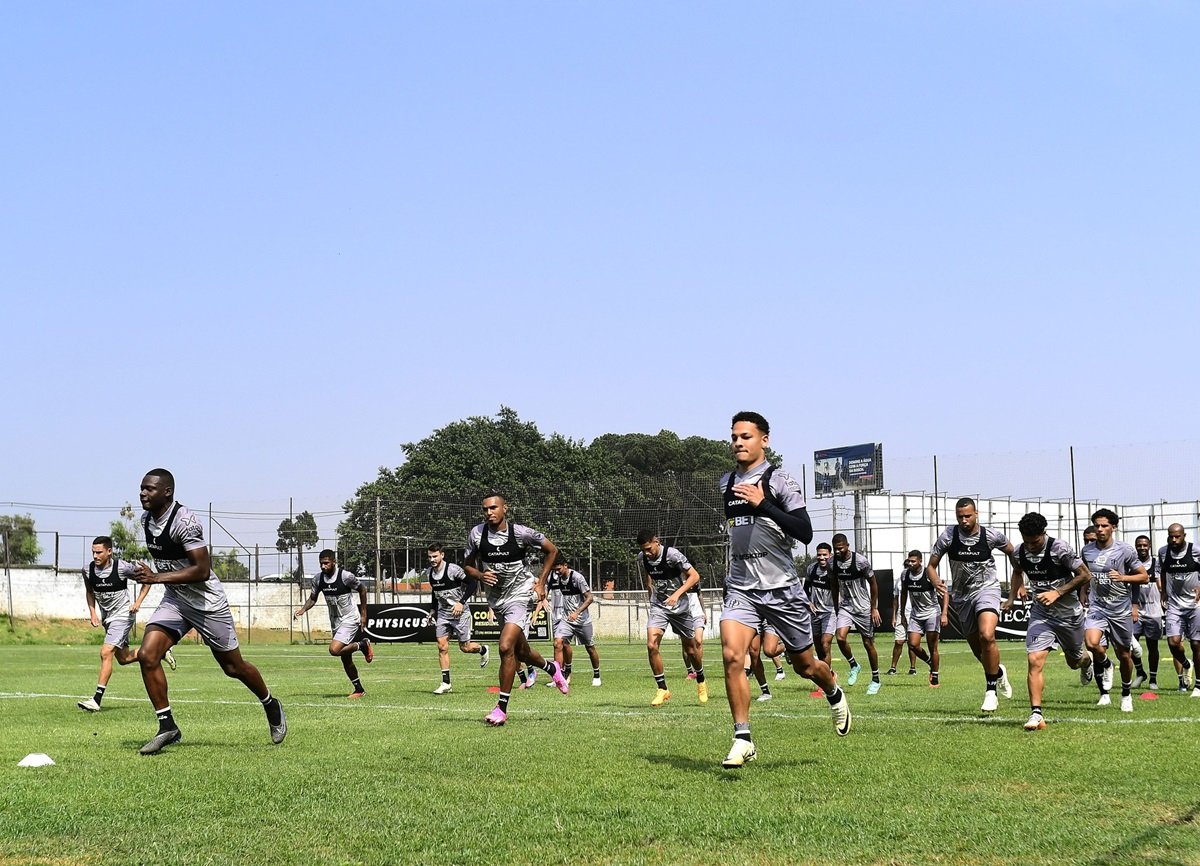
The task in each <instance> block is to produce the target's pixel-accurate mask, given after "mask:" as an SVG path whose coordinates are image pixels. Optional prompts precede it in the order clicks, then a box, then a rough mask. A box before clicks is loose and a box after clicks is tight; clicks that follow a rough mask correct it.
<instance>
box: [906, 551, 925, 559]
mask: <svg viewBox="0 0 1200 866" xmlns="http://www.w3.org/2000/svg"><path fill="white" fill-rule="evenodd" d="M908 555H909V556H915V557H916V558H917V559H924V558H925V554H923V553H921V551H919V550H915V549H914V550H910V551H909V552H908Z"/></svg>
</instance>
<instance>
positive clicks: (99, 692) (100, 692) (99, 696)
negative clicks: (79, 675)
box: [92, 683, 108, 703]
mask: <svg viewBox="0 0 1200 866" xmlns="http://www.w3.org/2000/svg"><path fill="white" fill-rule="evenodd" d="M107 688H108V686H102V685H100V684H99V683H96V694H94V695H92V700H93V701H95V702H96V703H100V702H101V701H102V700H104V690H105V689H107Z"/></svg>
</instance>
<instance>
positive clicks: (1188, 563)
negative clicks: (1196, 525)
mask: <svg viewBox="0 0 1200 866" xmlns="http://www.w3.org/2000/svg"><path fill="white" fill-rule="evenodd" d="M1158 567H1159V572H1160V573H1161V574H1162V579H1163V584H1164V595H1165V596H1166V599H1167V647H1168V648H1169V649H1170V650H1171V656H1172V657H1173V658H1174V659H1175V661H1176V662H1177V663H1178V664H1179V665H1180V666H1181V667H1182V670H1181V671H1180V673H1179V691H1180V692H1181V693H1186V692H1187V691H1188V689H1189V688H1190V689H1192V697H1193V698H1200V683H1197V682H1196V680H1195V672H1196V671H1197V670H1200V561H1198V560H1197V557H1196V552H1195V550H1194V549H1193V548H1192V543H1191V542H1190V541H1188V540H1187V536H1186V535H1184V532H1183V527H1182V526H1180V525H1179V524H1178V523H1172V524H1171V525H1170V526H1168V527H1167V543H1166V545H1165V546H1163V547H1162V548H1160V549H1159V551H1158ZM1185 638H1186V639H1187V640H1188V642H1189V643H1191V645H1192V662H1189V661H1188V658H1187V654H1186V653H1185V652H1184V649H1183V641H1184V639H1185ZM1193 662H1194V664H1193Z"/></svg>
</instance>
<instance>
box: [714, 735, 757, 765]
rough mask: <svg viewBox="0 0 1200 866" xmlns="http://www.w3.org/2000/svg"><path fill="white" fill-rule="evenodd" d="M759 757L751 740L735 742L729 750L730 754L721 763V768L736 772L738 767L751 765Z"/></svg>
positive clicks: (736, 740)
mask: <svg viewBox="0 0 1200 866" xmlns="http://www.w3.org/2000/svg"><path fill="white" fill-rule="evenodd" d="M757 757H758V752H756V751H755V750H754V743H752V742H750V741H749V740H738V739H735V740H734V741H733V747H732V748H731V749H730V750H729V754H728V755H726V756H725V760H724V761H722V762H721V766H722V767H724V768H725V769H726V770H736V769H737V768H738V767H743V766H745V765H746V764H749V763H750V762H751V761H753V760H754V759H755V758H757Z"/></svg>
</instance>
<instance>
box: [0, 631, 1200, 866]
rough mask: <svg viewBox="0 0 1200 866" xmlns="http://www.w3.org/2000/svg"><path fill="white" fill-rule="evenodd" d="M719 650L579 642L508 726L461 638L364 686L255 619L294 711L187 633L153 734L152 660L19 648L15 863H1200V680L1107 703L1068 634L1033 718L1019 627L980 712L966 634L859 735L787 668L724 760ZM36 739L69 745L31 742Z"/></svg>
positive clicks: (0, 843)
mask: <svg viewBox="0 0 1200 866" xmlns="http://www.w3.org/2000/svg"><path fill="white" fill-rule="evenodd" d="M886 637H887V636H885V638H886ZM885 646H887V647H888V648H890V642H889V643H887V644H885ZM708 650H709V665H708V667H709V669H710V671H711V672H712V675H711V676H710V687H711V689H712V693H713V699H712V700H711V701H710V702H709V704H708V705H707V706H704V707H701V706H699V705H697V704H696V701H695V692H694V687H693V686H692V685H691V683H689V682H687V681H686V680H684V679H683V678H682V677H680V676H679V674H678V669H679V664H678V662H676V661H675V655H674V653H675V648H674V647H672V649H671V652H670V654H669V656H668V664H669V666H670V667H669V674H670V675H671V683H670V684H671V686H672V690H673V692H674V697H673V698H672V700H671V702H670V703H669V704H668V705H667V706H665V707H664V708H662V709H660V710H652V709H651V708H650V707H648V706H647V703H648V701H649V699H650V698H651V697H652V696H653V693H654V692H653V687H654V684H653V681H652V680H651V679H650V677H649V675H648V668H647V665H646V662H645V655H644V650H643V649H642V648H641V647H640V646H637V645H632V646H631V645H625V644H609V645H602V646H601V652H602V654H603V657H604V685H603V686H602V687H600V688H592V687H591V686H590V685H589V680H590V677H589V675H588V671H587V669H586V663H585V664H584V665H581V667H580V669H579V673H578V675H577V676H576V678H575V679H576V684H575V686H574V688H573V689H572V692H571V694H570V695H569V696H566V697H564V696H562V695H560V694H558V693H557V692H556V691H554V690H552V689H546V688H543V687H542V686H541V685H538V686H536V687H535V688H534V689H532V690H531V691H529V692H519V693H517V694H516V695H515V696H514V698H513V703H512V706H511V707H510V710H511V712H510V715H509V724H508V725H507V726H506V727H504V728H502V729H498V730H493V729H489V728H487V727H486V726H485V725H483V724H482V722H481V719H482V717H483V716H484V714H485V713H486V712H487V711H488V710H489V709H490V708H491V707H492V706H493V704H494V696H493V695H490V694H489V693H488V692H487V687H488V686H490V685H494V683H495V673H496V668H495V666H494V665H495V664H496V662H493V666H489V667H488V668H487V669H486V670H483V671H481V670H480V669H479V668H478V666H477V665H476V664H475V660H474V657H466V656H462V655H460V654H458V653H455V654H454V656H453V657H452V660H453V663H454V671H455V691H454V692H453V693H452V694H449V695H445V696H442V697H435V696H433V695H432V694H430V691H431V690H432V689H433V687H434V686H436V685H437V682H438V674H437V654H436V650H435V649H434V648H433V647H430V646H424V647H416V646H403V647H401V646H384V647H381V648H380V650H379V652H378V655H377V657H376V661H375V663H374V664H372V665H370V666H369V667H368V666H367V665H365V664H360V665H359V667H360V670H361V672H362V673H363V676H364V681H365V684H366V686H367V689H368V696H367V698H365V699H364V700H362V701H358V702H349V701H347V700H346V699H345V695H346V693H347V691H348V685H349V684H348V683H347V682H346V680H345V677H344V675H343V674H342V672H341V666H340V664H339V663H338V661H337V660H335V659H332V658H330V657H329V656H328V654H327V653H326V652H325V650H324V648H323V647H320V646H285V645H278V644H276V645H257V644H255V643H253V642H252V643H251V644H249V645H247V646H245V647H244V651H245V655H246V657H247V658H248V659H249V660H251V661H252V662H254V663H255V664H257V665H258V666H259V668H260V669H261V670H262V671H263V674H264V676H265V677H266V679H267V681H268V683H269V684H270V685H271V687H272V688H273V690H274V691H275V692H276V694H278V695H279V696H281V697H282V698H283V700H284V702H285V705H286V707H287V711H288V719H289V722H290V726H291V729H290V733H289V735H288V739H287V741H286V742H285V743H284V744H283V745H282V746H272V745H271V743H270V741H269V740H268V738H267V729H266V723H265V720H264V718H263V714H262V711H261V710H260V709H259V708H258V707H257V705H256V702H255V701H254V699H253V697H252V696H251V695H249V694H248V693H247V692H246V691H245V690H244V689H243V688H242V687H241V686H240V685H239V684H238V683H236V682H234V681H232V680H227V679H225V678H224V677H223V676H222V675H221V674H220V672H219V670H218V669H217V667H216V665H215V663H214V662H213V661H212V659H211V657H210V656H209V655H208V653H207V651H206V650H205V649H204V648H203V647H201V646H196V645H192V644H187V645H184V646H182V647H180V648H179V649H178V651H177V655H178V656H179V659H180V669H179V670H178V671H177V672H176V673H174V674H172V675H170V680H171V686H172V693H171V699H172V705H173V707H174V709H175V713H176V718H177V720H178V721H179V724H180V727H181V728H182V729H183V732H184V741H183V743H181V744H180V745H178V746H173V747H170V748H168V749H167V750H166V751H165V752H164V753H162V754H160V755H157V756H154V757H149V758H144V757H141V756H139V755H138V754H137V753H136V751H137V748H138V747H139V746H140V745H141V744H142V743H143V742H144V741H145V740H146V739H148V738H149V737H150V736H151V735H152V734H153V733H154V731H155V725H154V720H153V716H152V714H151V713H150V710H149V705H148V703H147V702H146V699H145V695H144V692H143V691H142V686H141V680H140V677H139V676H138V673H137V671H136V669H135V668H120V669H118V670H117V671H116V672H115V673H114V675H113V679H112V681H111V683H110V685H109V692H108V697H107V698H106V700H105V703H104V711H103V712H101V713H99V714H96V715H86V714H84V713H82V712H81V711H79V710H78V709H76V707H75V701H76V700H77V699H79V698H82V697H86V696H88V695H90V693H91V688H92V686H93V684H94V683H95V673H96V648H95V647H84V646H70V647H68V646H44V645H43V646H13V645H9V646H3V647H0V671H2V672H3V673H2V676H0V695H2V697H0V731H2V732H3V734H2V737H0V766H2V769H0V864H17V863H21V864H25V863H46V864H51V863H54V864H59V863H63V864H70V863H88V864H107V863H121V864H131V863H132V864H143V863H145V864H149V863H163V864H172V866H178V864H189V866H191V864H205V863H213V864H236V863H250V864H259V863H262V864H267V863H271V864H286V863H296V864H308V866H318V864H331V866H332V864H359V863H363V864H367V863H369V864H390V863H437V864H488V863H530V864H534V863H536V864H560V863H561V864H566V863H572V864H588V866H591V864H609V863H648V864H654V863H683V864H700V863H722V864H731V863H732V864H741V863H749V864H772V866H776V864H786V863H810V862H811V863H822V864H858V863H931V862H932V863H955V864H958V863H983V864H994V863H1017V864H1023V863H1064V864H1066V863H1069V864H1073V866H1079V864H1105V866H1107V864H1125V863H1145V864H1149V863H1155V864H1159V863H1193V864H1196V863H1200V827H1198V822H1200V818H1197V812H1198V811H1200V783H1198V782H1197V760H1196V740H1197V736H1196V735H1197V731H1198V730H1200V727H1198V726H1197V716H1200V700H1197V701H1191V699H1190V698H1186V697H1181V696H1179V695H1177V694H1175V693H1174V692H1173V691H1164V692H1163V693H1162V694H1161V698H1160V700H1157V701H1153V702H1151V701H1141V700H1138V701H1136V712H1135V713H1134V714H1133V716H1132V717H1130V716H1125V715H1123V714H1121V713H1119V712H1118V711H1117V708H1116V707H1115V706H1114V707H1110V708H1107V709H1098V708H1096V707H1095V706H1094V704H1095V699H1096V697H1095V696H1096V692H1095V689H1094V688H1093V687H1088V688H1083V687H1081V686H1080V685H1079V683H1078V679H1077V677H1076V675H1075V674H1074V673H1073V672H1071V671H1068V670H1067V669H1066V667H1065V665H1063V664H1062V662H1061V659H1056V660H1052V663H1051V665H1050V671H1049V678H1048V679H1049V682H1048V690H1047V702H1046V710H1047V718H1048V719H1049V720H1050V721H1051V724H1050V726H1049V727H1048V728H1047V729H1046V730H1044V731H1040V732H1037V733H1026V732H1025V731H1023V730H1022V729H1021V724H1022V723H1023V722H1024V720H1025V718H1026V716H1027V715H1028V705H1027V703H1026V699H1025V698H1026V695H1025V688H1024V677H1023V671H1024V654H1023V652H1022V651H1021V647H1020V646H1018V645H1015V644H1006V645H1004V647H1003V653H1004V658H1005V661H1006V663H1007V664H1008V666H1009V669H1010V671H1011V672H1012V674H1013V680H1014V687H1015V689H1016V694H1015V695H1014V697H1013V700H1012V701H1009V702H1003V703H1002V706H1001V711H1000V712H999V713H998V714H997V717H996V718H994V719H991V720H982V719H980V718H979V715H978V707H979V702H980V698H981V694H982V676H981V674H980V672H979V668H978V666H977V664H976V663H975V662H974V660H973V659H972V658H971V657H970V655H969V653H968V652H967V650H966V647H965V646H964V645H962V644H951V645H947V647H946V648H945V651H944V652H943V683H944V685H943V687H942V688H941V689H940V690H938V691H932V690H930V689H929V688H927V687H926V683H925V679H924V677H923V676H918V677H907V676H904V675H903V673H902V674H901V675H900V676H896V677H885V678H884V679H885V682H884V687H883V690H882V691H881V692H880V694H878V695H877V696H874V697H871V698H868V697H867V696H866V695H865V694H864V690H865V687H866V682H867V679H868V678H866V677H864V678H863V679H862V680H860V682H859V683H858V685H856V686H855V687H853V688H851V689H849V690H848V691H849V693H850V699H851V705H852V707H853V709H854V712H855V721H854V729H853V731H852V732H851V734H850V736H849V737H847V738H845V739H838V738H837V737H836V736H834V733H833V730H832V726H831V724H830V721H829V715H828V711H827V707H826V704H825V702H824V701H823V700H820V699H812V698H810V697H809V696H808V687H807V684H806V683H805V684H803V685H802V682H801V680H800V679H799V678H797V677H796V676H795V675H789V677H788V679H787V680H785V681H784V682H782V683H778V684H776V683H773V682H772V686H776V688H775V691H776V694H777V697H776V699H775V700H774V701H772V702H771V703H768V704H757V703H756V704H754V705H753V708H752V720H753V725H754V727H753V730H754V739H755V743H756V745H757V747H758V750H759V759H758V761H757V762H755V763H753V764H751V765H749V766H748V767H746V768H744V769H743V770H741V771H737V772H729V771H724V770H722V769H721V767H720V761H721V759H722V758H723V757H724V755H725V752H726V751H727V749H728V746H729V741H730V722H729V712H728V708H727V706H726V704H725V701H724V687H723V683H722V681H721V677H720V675H719V673H718V671H717V669H718V668H719V648H718V646H717V644H716V641H710V643H709V646H708ZM584 658H585V656H584V654H582V653H579V655H578V656H577V660H579V661H583V659H584ZM841 673H842V676H843V679H844V674H845V670H844V665H843V667H842V671H841ZM1173 683H1174V676H1173V675H1169V676H1167V677H1166V678H1165V682H1164V685H1165V686H1167V687H1168V688H1169V687H1170V686H1171V685H1173ZM30 752H46V753H48V754H50V755H51V756H52V757H53V758H54V760H55V761H56V762H57V765H56V766H54V767H47V768H42V769H25V768H18V767H17V766H16V764H17V762H18V761H19V760H20V759H21V757H23V756H24V755H25V754H27V753H30Z"/></svg>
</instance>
